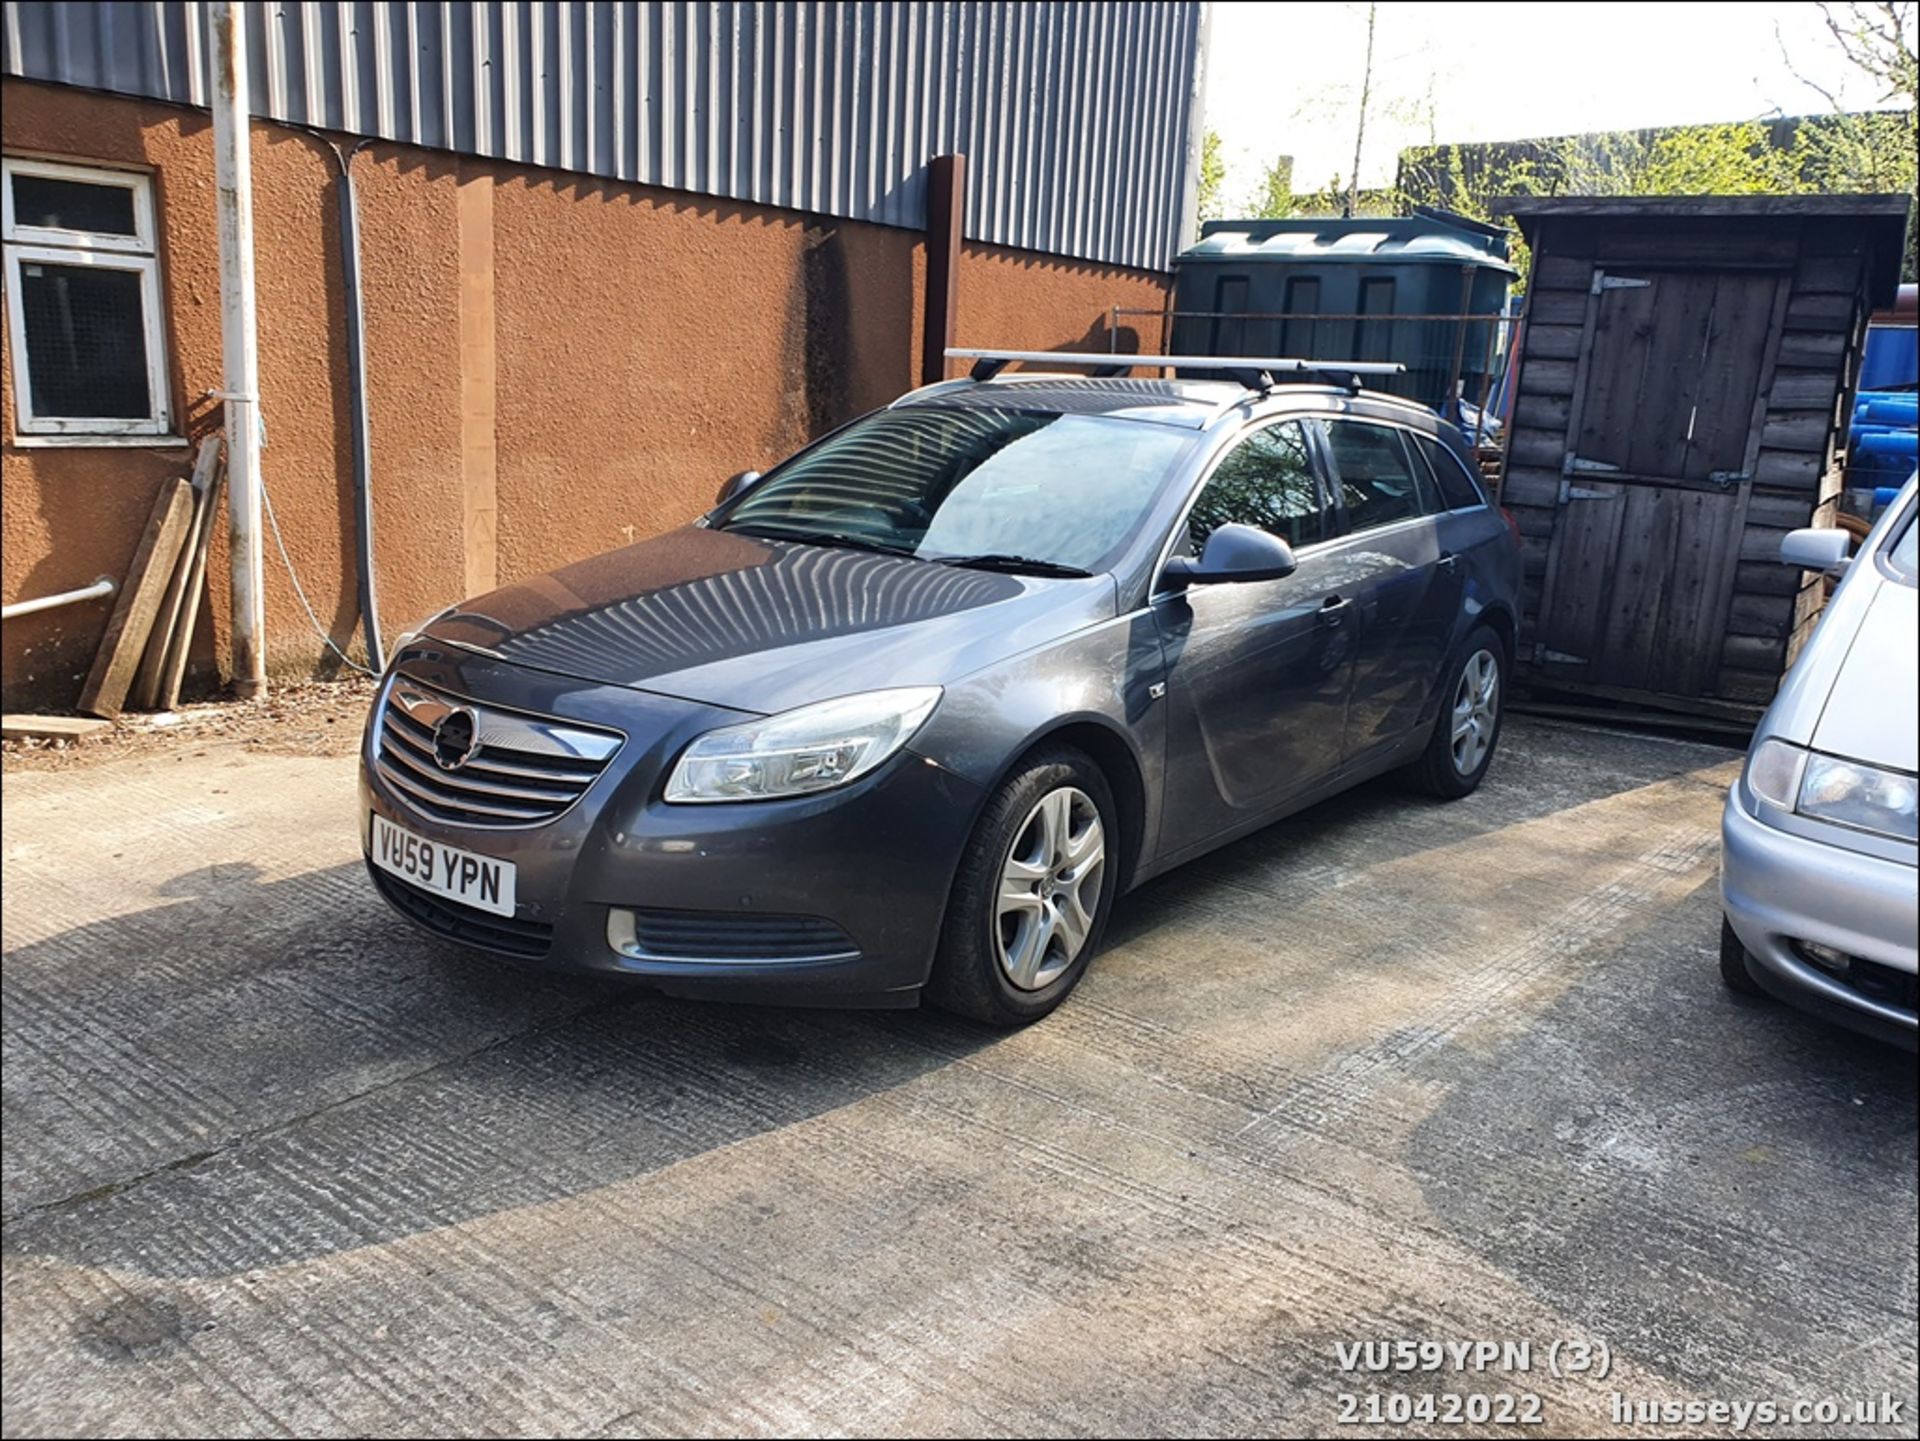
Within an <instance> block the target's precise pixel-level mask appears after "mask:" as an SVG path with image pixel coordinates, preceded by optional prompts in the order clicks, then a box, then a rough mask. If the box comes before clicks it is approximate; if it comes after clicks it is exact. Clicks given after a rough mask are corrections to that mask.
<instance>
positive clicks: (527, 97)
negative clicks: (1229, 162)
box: [4, 0, 1202, 268]
mask: <svg viewBox="0 0 1920 1441" xmlns="http://www.w3.org/2000/svg"><path fill="white" fill-rule="evenodd" d="M204 8H205V7H204V6H203V5H201V4H199V3H195V0H108V3H101V4H65V3H60V0H51V3H31V0H7V3H6V6H5V41H4V43H5V55H4V66H5V70H6V73H7V74H9V75H18V76H24V77H26V78H29V79H34V80H50V81H57V82H61V83H65V84H70V85H84V86H89V87H92V88H95V89H100V90H112V91H118V92H121V93H125V94H131V95H142V96H149V97H153V98H156V99H162V100H171V101H176V102H179V103H181V104H191V105H203V104H205V103H206V99H207V93H208V82H207V74H206V53H207V46H206V41H205V28H204V27H205V15H204ZM248 9H249V10H250V12H251V13H250V15H249V17H248V19H249V25H250V32H249V49H250V62H251V74H252V84H253V103H254V109H255V111H256V112H257V113H259V114H262V115H267V116H271V117H272V118H274V119H276V120H287V121H294V122H298V123H303V124H307V125H315V126H319V127H322V128H325V129H329V130H339V131H346V132H349V133H352V134H356V135H371V136H378V137H380V138H382V139H386V140H395V141H402V142H405V143H408V144H413V145H424V146H431V147H435V148H439V149H447V150H457V151H461V152H464V153H467V154H472V155H481V156H487V157H490V158H493V159H498V160H512V161H520V162H523V163H526V164H531V165H543V166H551V167H554V168H557V169H560V170H571V171H580V172H583V173H586V174H590V175H604V176H610V177H614V178H617V179H621V180H634V181H641V182H644V183H646V184H649V185H662V186H668V187H671V188H673V189H677V190H691V191H696V192H699V193H701V194H704V195H715V196H723V197H726V198H729V199H734V200H748V201H756V202H759V203H761V204H766V205H777V206H783V207H787V208H790V209H795V210H804V211H813V212H817V213H820V214H826V215H836V216H844V217H847V218H849V219H854V220H870V221H877V222H879V223H881V224H886V225H904V226H912V227H915V228H918V227H919V226H921V225H922V224H923V223H924V216H925V184H926V162H927V160H928V159H929V158H930V157H931V156H934V155H938V154H942V153H946V152H950V151H959V152H962V153H964V154H965V155H967V156H968V158H969V161H970V165H969V169H968V195H967V234H968V236H969V237H970V238H972V239H976V240H985V241H991V242H994V243H997V244H1002V245H1014V246H1020V247H1023V248H1026V249H1030V250H1041V251H1050V252H1054V253H1056V254H1060V255H1069V256H1075V257H1080V258H1084V259H1088V260H1099V261H1106V262H1109V263H1115V264H1122V265H1137V266H1148V267H1153V268H1164V267H1165V266H1166V265H1167V264H1168V263H1169V262H1170V261H1171V259H1172V256H1173V252H1174V250H1175V249H1176V247H1177V244H1178V240H1179V235H1178V231H1179V226H1180V213H1181V200H1182V192H1183V184H1184V179H1185V165H1186V157H1187V141H1188V134H1187V131H1188V124H1189V93H1190V89H1191V86H1192V84H1193V79H1194V66H1195V64H1196V63H1197V59H1198V55H1197V52H1198V49H1199V45H1200V29H1201V20H1202V17H1201V6H1200V5H1199V4H1197V3H1177V4H1151V3H1143V4H1134V3H1047V4H1023V3H1019V0H1010V3H981V4H871V3H868V4H711V3H708V4H693V3H675V4H637V3H635V4H628V3H588V4H564V3H550V4H548V3H538V0H521V3H472V0H461V3H423V4H386V3H369V0H361V3H345V4H341V3H320V0H304V3H262V4H253V5H250V6H249V7H248Z"/></svg>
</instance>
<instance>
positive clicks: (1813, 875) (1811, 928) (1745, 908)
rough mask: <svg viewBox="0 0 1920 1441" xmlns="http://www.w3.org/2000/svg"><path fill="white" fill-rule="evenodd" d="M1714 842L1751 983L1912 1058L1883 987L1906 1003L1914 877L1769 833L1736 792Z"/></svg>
mask: <svg viewBox="0 0 1920 1441" xmlns="http://www.w3.org/2000/svg"><path fill="white" fill-rule="evenodd" d="M1721 839H1722V855H1721V868H1720V896H1721V903H1722V905H1723V906H1724V907H1725V910H1726V915H1727V920H1728V921H1729V922H1730V923H1731V924H1732V926H1733V929H1734V933H1735V934H1736V935H1738V936H1739V937H1740V941H1741V944H1743V945H1744V946H1745V947H1746V949H1747V955H1748V962H1747V970H1748V972H1749V973H1750V974H1751V975H1752V977H1753V979H1754V981H1755V982H1756V983H1758V984H1759V985H1760V986H1762V987H1763V988H1765V989H1766V990H1767V991H1769V992H1770V993H1772V994H1773V995H1775V996H1777V997H1779V998H1780V999H1781V1000H1784V1001H1786V1002H1787V1003H1789V1004H1790V1005H1794V1006H1797V1007H1799V1008H1801V1009H1803V1010H1807V1011H1812V1012H1814V1013H1816V1014H1819V1015H1822V1016H1825V1017H1827V1018H1828V1019H1830V1020H1833V1021H1837V1022H1838V1023H1840V1024H1841V1025H1845V1026H1849V1027H1851V1028H1853V1029H1854V1030H1857V1031H1862V1032H1865V1033H1867V1034H1869V1035H1873V1036H1878V1037H1880V1038H1881V1039H1883V1040H1888V1041H1892V1042H1894V1043H1895V1044H1897V1045H1902V1046H1905V1047H1907V1048H1908V1049H1910V1050H1911V1049H1914V1048H1915V1045H1916V1033H1917V1031H1920V1027H1916V1020H1915V1012H1914V1009H1913V1006H1912V1004H1911V1001H1910V1000H1909V1001H1907V1002H1906V1003H1905V1004H1901V1003H1899V1002H1898V1001H1893V1000H1889V999H1887V998H1886V997H1887V995H1888V992H1889V984H1888V983H1889V982H1891V983H1892V986H1893V988H1896V989H1897V988H1898V987H1899V986H1901V985H1902V984H1904V985H1905V987H1906V990H1907V993H1908V995H1909V996H1910V995H1911V993H1912V990H1911V988H1912V977H1913V976H1914V974H1915V968H1916V940H1915V926H1916V911H1917V910H1920V903H1917V902H1916V896H1915V886H1916V871H1915V868H1914V867H1913V866H1910V865H1902V864H1900V863H1899V862H1898V861H1890V860H1882V859H1880V858H1878V857H1875V856H1869V855H1863V854H1861V853H1860V852H1858V851H1853V850H1848V849H1846V848H1844V847H1841V846H1834V845H1827V844H1825V843H1823V842H1821V841H1818V840H1815V839H1812V838H1811V837H1807V836H1801V835H1795V834H1792V833H1790V832H1787V831H1782V830H1778V829H1776V828H1775V827H1773V826H1769V825H1767V824H1766V823H1764V822H1763V821H1761V820H1759V819H1758V818H1757V817H1755V816H1754V815H1752V814H1751V813H1750V812H1749V811H1748V810H1747V809H1746V807H1745V806H1744V805H1743V804H1742V803H1741V798H1740V789H1739V786H1738V785H1737V784H1736V785H1735V786H1734V788H1733V791H1732V792H1731V794H1729V795H1728V797H1727V807H1726V814H1725V817H1724V819H1723V821H1722V823H1721ZM1807 946H1819V947H1824V948H1827V949H1828V950H1831V951H1837V952H1839V953H1841V954H1842V955H1844V956H1847V957H1849V958H1852V960H1853V961H1854V963H1855V966H1857V967H1859V969H1860V973H1861V974H1860V978H1859V979H1850V977H1849V976H1847V975H1839V974H1835V973H1834V972H1833V971H1832V970H1831V969H1829V968H1827V967H1825V966H1822V965H1819V964H1816V963H1815V962H1814V961H1813V960H1812V959H1810V958H1809V955H1808V953H1807V952H1806V951H1805V950H1804V949H1803V948H1804V947H1807ZM1861 962H1864V963H1866V964H1865V966H1863V967H1861V966H1859V963H1861ZM1863 987H1864V989H1863ZM1869 991H1870V992H1871V993H1869Z"/></svg>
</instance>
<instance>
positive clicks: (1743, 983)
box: [1720, 916, 1766, 996]
mask: <svg viewBox="0 0 1920 1441" xmlns="http://www.w3.org/2000/svg"><path fill="white" fill-rule="evenodd" d="M1720 980H1721V983H1722V984H1723V985H1725V986H1726V988H1727V989H1728V990H1730V991H1732V992H1733V993H1734V994H1735V995H1736V996H1764V995H1765V994H1766V992H1765V991H1764V990H1762V989H1761V987H1760V983H1759V982H1758V981H1756V980H1754V978H1753V972H1752V971H1749V970H1748V969H1747V948H1746V946H1745V945H1744V944H1743V943H1742V942H1741V940H1740V936H1739V933H1738V932H1737V931H1735V930H1734V928H1733V922H1732V921H1729V920H1728V919H1727V918H1726V917H1725V916H1722V917H1721V918H1720Z"/></svg>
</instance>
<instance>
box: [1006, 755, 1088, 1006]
mask: <svg viewBox="0 0 1920 1441" xmlns="http://www.w3.org/2000/svg"><path fill="white" fill-rule="evenodd" d="M1106 860H1107V837H1106V828H1105V827H1104V826H1103V825H1102V824H1101V823H1100V808H1099V807H1098V806H1096V805H1095V804H1094V803H1093V798H1092V797H1091V796H1089V795H1088V794H1087V793H1086V792H1085V791H1083V790H1080V789H1079V788H1078V787H1076V786H1061V787H1059V788H1058V789H1056V790H1052V791H1049V792H1047V794H1045V795H1044V796H1042V797H1041V798H1040V800H1039V802H1038V804H1036V805H1035V806H1034V808H1033V809H1032V810H1030V811H1028V812H1027V818H1026V819H1025V820H1024V821H1022V822H1021V823H1020V826H1019V829H1017V830H1016V831H1015V832H1014V836H1013V845H1012V846H1011V848H1010V849H1009V850H1008V852H1007V859H1006V863H1005V864H1004V865H1003V866H1002V867H1001V871H1000V890H999V899H998V901H997V902H996V905H995V915H994V927H993V939H994V948H995V951H996V953H997V954H998V956H999V959H1000V966H1001V969H1003V970H1004V971H1005V972H1006V974H1007V979H1008V980H1009V981H1011V982H1012V983H1013V984H1014V985H1015V986H1017V987H1018V988H1019V989H1021V990H1023V991H1037V990H1040V989H1042V988H1043V987H1045V986H1048V985H1050V984H1052V983H1053V982H1054V981H1055V980H1057V979H1058V978H1059V977H1060V975H1061V974H1062V973H1063V972H1064V971H1066V969H1067V968H1068V967H1069V966H1071V965H1072V964H1073V963H1074V961H1075V959H1076V958H1077V957H1078V956H1079V955H1080V952H1081V951H1082V950H1084V949H1085V948H1086V944H1087V937H1088V935H1089V933H1091V931H1092V930H1093V918H1094V916H1095V915H1097V914H1098V913H1099V909H1100V887H1101V885H1102V883H1103V882H1104V879H1105V876H1106Z"/></svg>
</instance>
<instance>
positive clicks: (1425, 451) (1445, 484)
mask: <svg viewBox="0 0 1920 1441" xmlns="http://www.w3.org/2000/svg"><path fill="white" fill-rule="evenodd" d="M1414 440H1415V442H1416V443H1417V444H1418V445H1419V447H1420V453H1421V454H1422V455H1424V456H1425V457H1426V458H1427V464H1428V465H1429V466H1431V467H1432V468H1433V478H1434V480H1435V481H1437V482H1438V483H1439V486H1440V499H1441V500H1442V502H1444V503H1445V506H1446V508H1447V509H1448V510H1465V509H1467V508H1468V507H1469V506H1475V505H1485V504H1486V503H1487V498H1486V496H1485V495H1483V494H1482V493H1481V491H1480V487H1479V486H1478V485H1477V484H1476V483H1475V482H1474V479H1473V477H1472V476H1471V475H1469V474H1468V473H1467V468H1466V467H1465V466H1463V465H1462V464H1461V463H1460V457H1459V456H1457V455H1455V454H1454V453H1453V452H1452V451H1450V450H1448V449H1447V448H1446V447H1445V446H1444V445H1442V444H1441V443H1440V442H1439V441H1437V440H1435V439H1433V437H1431V436H1427V435H1419V436H1415V437H1414Z"/></svg>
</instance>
